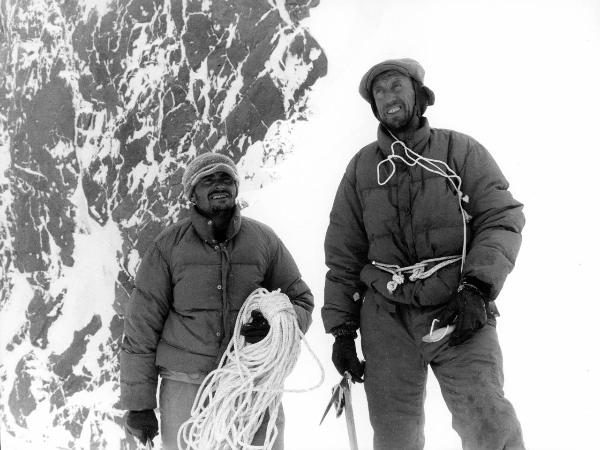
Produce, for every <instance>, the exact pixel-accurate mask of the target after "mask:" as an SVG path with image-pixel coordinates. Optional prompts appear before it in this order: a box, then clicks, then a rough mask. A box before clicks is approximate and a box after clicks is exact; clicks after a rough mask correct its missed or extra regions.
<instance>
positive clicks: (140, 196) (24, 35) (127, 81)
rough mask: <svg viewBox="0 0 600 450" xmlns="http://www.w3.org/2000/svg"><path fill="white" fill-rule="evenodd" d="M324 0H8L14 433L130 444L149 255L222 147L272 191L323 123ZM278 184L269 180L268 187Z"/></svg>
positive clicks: (8, 392) (0, 340)
mask: <svg viewBox="0 0 600 450" xmlns="http://www.w3.org/2000/svg"><path fill="white" fill-rule="evenodd" d="M317 4H318V0H251V1H250V0H213V1H210V0H196V1H192V0H166V1H162V0H112V1H111V0H78V1H76V0H21V1H18V2H17V1H11V0H2V1H1V2H0V18H1V20H2V22H1V23H0V33H1V34H2V39H0V124H1V125H2V126H0V254H1V261H0V282H1V284H0V418H1V421H0V425H1V428H2V431H1V433H0V434H1V435H2V437H1V439H2V444H3V446H4V447H6V448H12V447H11V444H15V445H16V443H17V444H18V448H23V449H25V448H36V449H37V448H58V447H60V448H85V449H88V448H94V449H96V448H98V449H100V448H109V449H113V448H120V447H121V446H122V441H121V439H122V428H121V418H120V417H121V414H122V412H121V411H120V410H118V409H117V408H116V406H117V402H118V376H119V367H118V358H117V352H118V348H119V344H120V340H121V334H122V330H123V320H122V314H123V311H124V307H125V305H126V303H127V301H128V298H129V295H130V293H131V291H132V289H133V279H134V276H135V271H136V268H137V266H138V264H139V261H140V258H141V255H143V253H144V251H145V249H146V248H147V247H148V245H149V243H150V242H151V241H152V239H153V238H154V237H155V236H156V235H157V234H158V232H159V231H160V230H162V229H163V228H164V227H165V225H167V224H170V223H172V222H174V221H176V220H178V219H179V218H180V217H181V215H182V212H183V210H184V208H185V204H184V202H183V201H182V200H181V199H180V195H181V189H182V186H181V177H182V175H183V170H184V168H185V165H186V163H187V162H188V161H190V160H191V159H192V158H193V157H194V156H195V155H196V154H198V153H200V152H204V151H208V150H213V151H220V152H223V153H226V154H228V155H230V156H231V157H232V158H233V159H234V160H235V161H236V162H239V163H240V169H241V173H242V176H243V177H245V178H246V179H247V181H248V183H250V185H251V184H252V183H253V182H254V184H255V185H256V186H257V187H260V185H261V184H262V183H263V182H264V181H265V180H263V179H262V178H261V177H260V176H259V175H258V174H259V173H260V168H261V166H265V165H272V164H274V163H276V162H277V161H278V159H279V158H281V157H282V156H284V155H285V153H286V152H287V151H289V149H288V148H287V147H285V146H282V145H281V143H284V142H286V139H285V138H286V135H289V133H290V130H292V129H293V126H294V123H295V121H297V120H299V119H300V120H301V119H304V118H306V114H307V107H306V100H307V96H308V95H309V94H310V91H309V88H310V87H311V86H312V85H313V84H314V82H315V81H316V80H317V79H318V78H319V77H322V76H324V75H325V73H326V67H327V62H326V58H325V55H324V53H323V51H322V50H321V49H320V47H319V46H318V44H317V43H316V42H315V40H314V39H313V38H312V37H311V36H310V34H309V33H308V31H307V30H306V29H305V28H304V27H303V25H302V23H301V20H302V19H304V18H306V17H307V16H308V15H309V13H310V9H311V8H313V7H315V6H317ZM267 181H268V180H267Z"/></svg>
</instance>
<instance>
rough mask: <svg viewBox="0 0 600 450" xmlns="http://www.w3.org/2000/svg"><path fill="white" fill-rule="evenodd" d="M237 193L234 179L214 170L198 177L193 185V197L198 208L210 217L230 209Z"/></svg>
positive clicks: (233, 204)
mask: <svg viewBox="0 0 600 450" xmlns="http://www.w3.org/2000/svg"><path fill="white" fill-rule="evenodd" d="M237 194H238V189H237V185H236V183H235V180H234V179H233V178H232V177H231V176H230V175H229V174H227V173H225V172H215V173H212V174H210V175H207V176H205V177H202V178H200V180H199V181H198V183H196V186H194V192H193V199H194V202H195V203H196V206H197V207H198V209H199V210H200V211H201V212H202V213H203V214H205V215H207V216H209V217H210V216H213V215H214V214H216V213H219V212H222V211H227V210H230V209H232V208H233V207H234V206H235V199H236V197H237Z"/></svg>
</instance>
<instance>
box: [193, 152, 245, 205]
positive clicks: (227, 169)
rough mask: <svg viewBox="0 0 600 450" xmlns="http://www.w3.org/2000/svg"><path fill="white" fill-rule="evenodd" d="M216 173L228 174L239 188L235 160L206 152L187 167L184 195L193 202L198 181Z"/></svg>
mask: <svg viewBox="0 0 600 450" xmlns="http://www.w3.org/2000/svg"><path fill="white" fill-rule="evenodd" d="M216 172H223V173H226V174H228V175H229V176H230V177H231V178H232V179H233V180H234V181H235V184H236V185H238V186H239V184H240V177H239V175H238V171H237V167H236V165H235V163H234V162H233V160H232V159H231V158H229V157H228V156H225V155H223V154H221V153H214V152H206V153H202V154H201V155H199V156H196V157H195V158H194V159H193V160H192V161H191V162H190V163H189V165H188V166H187V167H186V169H185V172H184V173H183V180H182V183H183V195H184V197H185V198H186V199H188V200H191V195H192V191H193V189H194V187H195V186H196V184H197V183H198V181H199V180H200V179H201V178H203V177H205V176H207V175H212V174H214V173H216Z"/></svg>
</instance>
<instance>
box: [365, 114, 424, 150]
mask: <svg viewBox="0 0 600 450" xmlns="http://www.w3.org/2000/svg"><path fill="white" fill-rule="evenodd" d="M420 125H421V126H420V127H419V128H418V129H416V130H414V131H408V132H405V133H400V134H397V135H396V137H397V138H398V139H400V140H401V141H402V142H404V144H405V145H406V146H407V147H408V148H410V149H411V150H412V151H414V152H416V153H419V154H421V153H423V150H424V149H425V146H426V144H427V141H429V135H430V131H431V130H430V128H429V122H428V121H427V118H426V117H422V118H421V124H420ZM394 141H395V139H394V138H393V137H391V136H390V134H389V133H388V131H387V129H386V128H384V126H383V125H382V124H379V128H377V144H378V145H379V148H380V149H381V150H382V151H383V153H384V155H385V156H386V157H387V156H389V155H391V154H392V148H391V147H392V144H393V143H394ZM400 151H402V146H400V145H398V144H396V145H395V146H394V153H396V155H397V154H399V153H400Z"/></svg>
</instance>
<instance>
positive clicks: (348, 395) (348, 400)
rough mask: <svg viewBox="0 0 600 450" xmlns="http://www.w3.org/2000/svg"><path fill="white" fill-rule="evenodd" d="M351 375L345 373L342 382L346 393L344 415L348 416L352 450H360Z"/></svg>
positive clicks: (347, 424) (347, 422) (347, 426)
mask: <svg viewBox="0 0 600 450" xmlns="http://www.w3.org/2000/svg"><path fill="white" fill-rule="evenodd" d="M350 379H351V375H350V374H349V373H348V372H345V373H344V379H343V380H342V381H341V383H340V385H341V386H342V391H343V393H344V414H345V415H346V428H347V430H348V440H349V441H350V450H358V440H357V439H356V425H355V424H354V410H353V409H352V392H351V390H350V382H349V380H350Z"/></svg>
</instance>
